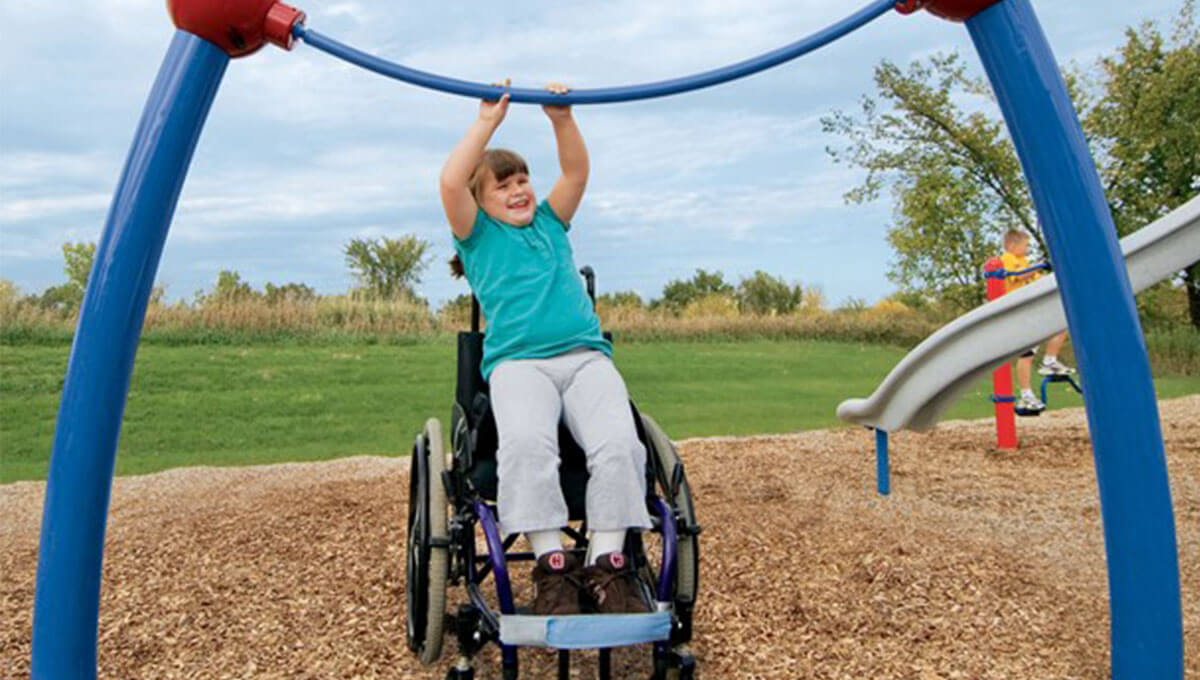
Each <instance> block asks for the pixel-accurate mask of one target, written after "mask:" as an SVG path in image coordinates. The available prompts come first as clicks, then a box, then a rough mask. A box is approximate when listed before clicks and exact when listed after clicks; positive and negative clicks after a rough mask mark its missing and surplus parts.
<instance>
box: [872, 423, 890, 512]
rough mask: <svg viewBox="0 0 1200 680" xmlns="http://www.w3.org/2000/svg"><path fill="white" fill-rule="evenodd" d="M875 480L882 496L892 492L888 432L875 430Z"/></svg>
mask: <svg viewBox="0 0 1200 680" xmlns="http://www.w3.org/2000/svg"><path fill="white" fill-rule="evenodd" d="M875 479H876V488H878V489H879V495H880V496H886V495H888V494H889V493H891V492H892V482H891V472H889V465H888V433H887V430H875Z"/></svg>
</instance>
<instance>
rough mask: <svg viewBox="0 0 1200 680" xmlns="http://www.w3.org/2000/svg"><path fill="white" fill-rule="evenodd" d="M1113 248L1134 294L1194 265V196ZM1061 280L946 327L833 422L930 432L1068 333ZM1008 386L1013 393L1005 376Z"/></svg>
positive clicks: (1199, 205) (1197, 209) (1197, 201)
mask: <svg viewBox="0 0 1200 680" xmlns="http://www.w3.org/2000/svg"><path fill="white" fill-rule="evenodd" d="M1119 245H1120V249H1121V252H1122V254H1123V255H1124V258H1125V260H1124V264H1125V266H1126V267H1127V268H1128V275H1129V281H1130V284H1131V289H1132V291H1133V292H1140V291H1142V290H1145V289H1146V288H1148V287H1150V286H1152V285H1154V284H1155V283H1157V282H1159V281H1161V280H1163V279H1164V278H1166V277H1168V276H1171V275H1172V274H1174V273H1175V272H1178V271H1179V270H1181V269H1183V268H1185V267H1187V266H1188V265H1190V264H1192V263H1193V262H1195V261H1197V260H1200V196H1196V197H1195V198H1192V199H1191V200H1189V201H1188V202H1187V203H1184V204H1183V205H1181V206H1179V207H1178V208H1176V209H1175V210H1173V211H1171V212H1170V213H1168V214H1167V215H1164V216H1163V217H1161V218H1160V219H1158V220H1155V221H1154V222H1153V223H1152V224H1149V225H1146V226H1145V227H1143V228H1142V229H1140V230H1138V231H1136V232H1134V233H1133V234H1130V235H1129V236H1126V237H1125V238H1123V239H1121V241H1120V243H1119ZM1060 276H1061V272H1060V273H1056V274H1051V275H1049V276H1044V277H1042V278H1040V279H1038V280H1037V281H1034V282H1033V283H1031V284H1029V285H1027V286H1023V287H1022V288H1020V289H1018V290H1015V291H1013V292H1011V293H1008V294H1006V295H1004V296H1003V297H1000V298H998V299H995V300H992V301H991V302H988V303H987V304H985V305H983V306H981V307H977V308H976V309H973V310H971V311H970V312H967V313H966V314H964V315H962V316H960V317H959V318H957V319H955V320H954V321H951V322H950V323H948V324H946V325H945V326H944V327H942V328H940V329H939V330H938V331H937V332H936V333H934V334H933V335H930V336H929V337H928V338H926V339H925V340H924V341H922V342H921V344H919V345H917V346H916V347H915V348H913V350H912V351H911V352H909V353H908V355H907V356H905V357H904V358H903V359H902V360H900V362H899V363H897V364H896V366H895V367H894V368H892V371H891V372H890V373H888V375H887V377H886V378H884V379H883V382H881V383H880V384H879V387H877V388H876V389H875V391H874V392H873V393H872V394H871V395H870V396H869V397H866V398H862V399H847V400H846V401H843V402H842V403H841V404H839V405H838V408H837V415H838V417H839V418H841V419H842V420H845V421H847V422H850V423H856V424H859V425H863V426H866V427H869V428H872V429H875V430H877V431H879V432H882V433H884V434H886V433H888V432H898V431H900V430H913V431H915V432H925V431H928V430H929V429H931V428H932V427H933V426H934V425H936V424H937V422H938V420H940V419H941V416H942V414H943V413H945V411H946V409H948V408H949V407H950V405H951V404H953V403H954V402H955V401H956V400H957V399H958V398H959V397H960V396H962V394H963V392H965V391H966V390H967V389H969V388H971V387H972V386H974V385H976V384H977V383H978V382H979V381H980V380H982V379H983V378H984V377H986V376H987V374H988V373H989V372H990V371H992V370H993V369H994V368H995V367H997V366H998V365H1004V364H1007V362H1008V361H1009V360H1010V359H1011V358H1012V357H1014V356H1016V355H1017V354H1019V353H1020V352H1022V351H1023V350H1025V349H1026V348H1028V347H1032V346H1034V345H1036V344H1038V343H1039V342H1041V341H1043V340H1045V339H1046V338H1048V337H1050V336H1052V335H1054V334H1056V333H1058V332H1060V331H1062V330H1064V329H1065V328H1066V327H1067V318H1066V315H1065V314H1064V311H1063V298H1062V296H1061V293H1060V290H1059V278H1060ZM1075 342H1076V347H1077V349H1076V354H1081V353H1082V350H1081V349H1080V348H1079V347H1078V345H1079V342H1078V339H1076V341H1075ZM1079 359H1080V360H1081V362H1082V360H1083V359H1084V357H1083V356H1080V357H1079ZM1106 372H1108V373H1113V372H1119V371H1111V370H1110V371H1106ZM1089 377H1090V376H1089ZM1007 380H1008V382H1007V383H1006V384H1007V385H1008V386H1009V389H1011V385H1012V379H1011V377H1009V378H1007ZM1089 382H1090V381H1089ZM1084 387H1085V388H1086V385H1085V386H1084ZM1082 391H1083V392H1084V393H1085V395H1086V393H1087V390H1086V389H1083V390H1082ZM997 393H998V394H999V393H1000V392H999V389H997Z"/></svg>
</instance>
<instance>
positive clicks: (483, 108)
mask: <svg viewBox="0 0 1200 680" xmlns="http://www.w3.org/2000/svg"><path fill="white" fill-rule="evenodd" d="M492 85H495V86H496V87H504V88H507V87H508V86H509V85H512V78H505V79H504V82H503V83H492ZM508 99H509V96H508V93H507V92H505V93H504V94H503V95H501V96H500V99H499V100H498V101H489V100H487V99H484V100H483V101H481V102H479V119H480V120H484V121H487V122H489V123H491V124H493V125H499V124H500V123H501V122H503V121H504V116H505V114H507V113H508Z"/></svg>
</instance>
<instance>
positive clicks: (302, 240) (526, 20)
mask: <svg viewBox="0 0 1200 680" xmlns="http://www.w3.org/2000/svg"><path fill="white" fill-rule="evenodd" d="M294 4H297V5H298V6H299V7H300V8H301V9H303V10H305V11H306V12H307V13H308V16H309V19H308V25H309V26H310V27H311V28H313V29H315V30H318V31H321V32H322V33H325V34H326V35H330V36H332V37H335V38H338V39H340V40H342V41H343V42H346V43H349V44H351V45H354V46H356V47H358V48H360V49H363V50H366V51H368V52H372V53H375V54H378V55H381V56H383V57H385V58H388V59H391V60H393V61H398V62H400V63H403V64H405V65H408V66H413V67H416V68H421V69H425V70H429V71H433V72H436V73H441V74H445V75H450V76H454V77H459V78H464V79H469V80H476V81H495V80H499V79H502V78H504V77H506V76H507V77H511V78H512V79H513V82H514V85H518V86H524V87H537V86H541V85H543V84H545V83H546V82H550V81H562V82H566V83H570V84H572V85H575V86H577V87H603V86H609V85H621V84H629V83H638V82H645V81H650V80H658V79H662V78H668V77H673V76H678V75H683V74H687V73H693V72H696V71H702V70H707V69H710V68H714V67H717V66H721V65H724V64H726V63H729V62H731V61H737V60H740V59H744V58H747V57H750V56H753V55H756V54H758V53H760V52H763V51H766V50H768V49H772V48H775V47H778V46H780V45H783V44H786V43H789V42H792V41H794V40H796V39H798V38H799V37H802V36H804V35H807V34H808V33H810V32H812V31H813V30H815V29H817V28H820V27H822V26H824V25H826V24H828V23H830V22H832V21H834V20H837V19H839V18H841V17H842V16H844V15H846V14H848V13H849V11H850V9H852V8H857V7H858V6H860V4H865V0H863V2H855V1H848V2H833V1H832V0H820V1H818V0H786V1H785V0H692V1H691V2H686V3H684V2H674V1H659V2H646V1H644V0H612V1H610V2H605V3H597V2H581V1H578V0H567V1H566V2H564V1H562V0H558V1H557V2H551V1H549V0H520V1H517V2H504V3H498V2H481V1H478V0H460V1H456V2H437V3H434V2H428V1H421V0H417V1H414V2H402V3H397V2H388V1H386V0H324V1H323V2H297V3H294ZM1034 4H1035V7H1036V9H1037V11H1038V14H1039V16H1040V18H1041V21H1042V24H1043V27H1044V28H1045V30H1046V33H1047V34H1048V36H1049V38H1050V41H1051V45H1052V46H1053V47H1054V49H1055V52H1056V54H1057V56H1058V58H1059V61H1060V62H1068V61H1075V62H1079V63H1084V64H1087V63H1091V62H1092V61H1094V60H1095V58H1096V57H1097V56H1098V55H1100V54H1103V53H1106V52H1109V51H1111V50H1112V49H1113V48H1114V47H1115V46H1116V45H1117V44H1119V42H1120V41H1121V38H1122V31H1123V29H1124V28H1125V27H1126V26H1129V25H1131V24H1134V23H1137V22H1140V21H1142V20H1146V19H1153V20H1159V21H1163V20H1166V19H1168V18H1169V17H1171V16H1172V15H1173V14H1174V13H1175V11H1176V10H1177V9H1178V6H1179V3H1178V0H1146V1H1145V2H1138V3H1130V2H1118V1H1117V0H1053V1H1051V0H1040V1H1037V2H1035V3H1034ZM0 26H3V29H0V31H2V33H0V277H3V278H6V279H9V280H10V281H13V282H15V283H16V284H17V285H18V286H19V287H20V288H21V289H22V290H23V291H25V292H40V291H41V290H42V289H44V288H46V287H47V286H49V285H53V284H57V283H61V282H62V281H63V280H65V276H64V274H63V273H62V255H61V245H62V243H63V242H65V241H97V240H99V237H100V232H101V229H102V227H103V223H104V218H105V214H106V212H107V209H108V204H109V201H110V200H111V195H112V191H113V189H114V187H115V185H116V182H117V178H118V175H119V173H120V170H121V167H122V165H123V163H124V160H125V154H126V153H127V151H128V148H129V144H130V141H131V139H132V135H133V131H134V128H135V126H136V124H137V121H138V118H139V117H140V115H141V110H142V106H143V104H144V103H145V99H146V95H147V93H148V92H149V88H150V85H151V83H152V82H153V79H154V77H155V74H156V73H157V71H158V68H159V65H160V64H161V61H162V57H163V55H164V53H165V51H166V47H167V45H168V43H169V42H170V40H171V37H172V34H173V32H174V28H173V27H172V26H171V24H170V20H169V18H168V16H167V14H166V11H165V8H164V3H163V0H92V1H91V2H87V3H83V2H67V3H61V4H60V3H47V2H41V1H37V2H35V1H34V0H4V1H3V2H0ZM952 50H960V51H962V52H964V53H965V54H967V55H969V56H970V58H969V59H968V63H969V64H970V65H971V67H972V68H974V69H978V62H977V60H976V58H975V57H974V56H973V50H972V48H971V46H970V42H969V39H968V37H967V33H966V31H965V29H964V28H963V27H961V26H958V25H954V24H950V23H947V22H944V21H941V20H937V19H934V18H933V17H930V16H928V15H917V16H912V17H904V16H901V15H898V14H894V13H891V14H888V15H885V16H884V17H882V18H881V19H879V20H877V21H875V22H874V23H872V24H871V25H869V26H867V27H866V28H864V29H862V30H860V31H858V32H857V33H854V34H852V35H851V36H849V37H848V38H846V39H844V40H842V41H840V42H838V43H835V44H834V45H832V46H830V47H827V48H825V49H823V50H821V51H820V52H817V53H815V54H812V55H809V56H808V57H804V58H802V59H800V60H798V61H795V62H790V63H788V64H785V65H783V66H781V67H777V68H775V69H773V70H770V71H767V72H765V73H762V74H759V75H756V76H753V77H751V78H748V79H743V80H740V81H737V82H734V83H732V84H728V85H725V86H722V87H718V88H715V89H709V90H704V91H701V92H698V93H691V94H685V95H679V96H675V97H671V98H667V99H657V100H650V101H643V102H635V103H630V104H615V105H602V106H587V107H579V108H578V109H577V110H576V119H577V120H578V121H579V124H580V127H581V128H582V130H583V133H584V136H585V138H586V140H587V142H588V146H589V149H590V151H591V157H592V175H591V183H590V185H589V188H588V193H587V195H586V196H585V198H584V202H583V205H582V206H581V208H580V211H579V213H578V215H577V216H576V219H575V225H576V227H577V229H575V230H573V231H572V234H573V240H574V243H575V249H576V258H577V260H578V261H579V263H580V264H581V265H582V264H585V263H590V264H592V265H593V266H594V267H595V268H596V269H597V271H598V277H599V284H600V288H601V290H602V291H612V290H635V291H637V292H639V293H640V294H642V296H643V297H645V298H649V297H655V296H657V295H658V294H659V293H660V291H661V290H662V286H663V284H664V283H666V282H667V281H669V280H671V279H675V278H686V277H688V276H690V275H691V273H692V272H693V271H694V270H695V269H696V268H705V269H709V270H714V269H715V270H721V271H722V272H724V273H725V275H726V278H727V279H729V280H732V281H735V282H736V281H737V280H738V279H739V278H740V277H742V276H746V275H749V274H751V273H752V272H753V271H754V270H756V269H764V270H766V271H768V272H771V273H773V274H776V275H781V276H783V277H785V278H787V279H789V280H791V281H798V282H801V283H803V284H806V285H808V284H817V285H820V286H821V287H822V288H823V290H824V291H825V295H826V297H827V299H829V300H830V301H831V302H833V303H837V302H839V301H841V300H844V299H845V298H847V297H851V296H853V297H860V298H866V299H868V300H876V299H878V298H880V297H883V296H885V295H887V294H888V293H889V292H891V290H892V288H891V286H890V284H889V283H888V282H887V280H886V278H885V276H884V272H885V271H886V268H887V264H888V261H889V259H890V252H889V249H888V247H887V245H886V243H885V241H884V233H885V230H886V228H887V224H888V219H889V215H890V212H891V211H890V207H889V205H888V204H887V203H886V202H880V203H878V204H875V205H870V206H857V205H855V206H847V205H845V204H844V202H843V201H842V198H841V197H842V194H843V193H844V192H845V191H847V190H848V189H850V188H852V187H853V186H855V185H856V183H857V182H858V181H859V179H860V174H859V173H858V172H857V171H855V170H853V169H847V168H845V167H842V166H838V165H835V164H833V163H832V161H831V160H830V159H829V158H828V156H827V155H826V153H825V147H826V146H829V145H835V146H836V145H838V144H839V142H840V140H839V139H837V138H833V137H830V136H827V135H824V134H822V132H821V130H820V118H821V116H823V115H827V114H828V113H829V112H830V111H831V110H833V109H844V110H852V109H854V108H855V106H856V102H857V100H858V98H859V97H860V96H861V95H862V94H864V93H867V92H871V91H872V86H871V72H872V67H873V66H874V65H875V64H876V63H878V62H879V60H880V59H882V58H885V57H886V58H888V59H891V60H893V61H897V62H900V63H907V62H909V61H911V60H914V59H919V58H922V57H923V56H926V55H929V54H931V53H933V52H938V51H943V52H946V51H952ZM476 108H477V107H476V103H475V102H473V101H470V100H467V99H462V98H458V97H452V96H450V95H443V94H440V93H435V92H431V91H427V90H421V89H417V88H414V87H411V86H408V85H404V84H401V83H397V82H394V81H390V80H387V79H384V78H382V77H380V76H377V75H375V74H372V73H368V72H365V71H362V70H359V69H357V68H356V67H352V66H349V65H346V64H343V63H341V62H339V61H337V60H335V59H333V58H331V57H329V56H327V55H325V54H323V53H320V52H317V51H316V50H313V49H311V48H308V47H307V46H305V45H303V44H300V45H298V46H297V47H296V49H294V50H293V51H292V52H284V51H282V50H279V49H277V48H274V47H271V46H268V47H267V48H265V49H263V50H262V51H260V52H258V53H257V54H254V55H251V56H250V57H247V58H244V59H238V60H235V61H233V62H231V63H230V65H229V69H228V71H227V72H226V75H225V78H224V81H223V83H222V86H221V91H220V92H219V94H218V96H217V99H216V103H215V104H214V106H213V109H212V113H211V114H210V116H209V118H208V123H207V125H206V127H205V130H204V133H203V135H202V136H201V138H200V143H199V146H198V148H197V151H196V155H195V158H194V160H193V162H192V166H191V171H190V173H189V176H188V179H187V183H186V184H185V186H184V189H183V194H182V196H181V198H180V204H179V208H178V210H177V212H176V214H175V220H174V224H173V225H172V227H171V231H170V236H169V237H168V239H167V245H166V250H165V253H164V256H163V260H162V264H161V266H160V268H159V272H158V278H159V283H160V284H164V285H165V286H166V287H167V296H168V298H170V299H177V298H185V299H190V298H191V296H192V294H193V293H194V292H195V291H196V290H197V289H200V288H208V287H211V285H212V283H213V282H214V281H215V279H216V276H217V273H218V272H219V271H220V270H222V269H233V270H236V271H238V272H239V273H240V274H241V275H242V277H243V278H244V279H246V280H248V281H250V282H251V283H253V284H254V285H255V286H256V287H261V286H262V285H263V284H264V283H266V282H268V281H269V282H273V283H283V282H288V281H299V282H304V283H307V284H309V285H311V286H313V287H314V288H316V289H317V290H318V291H319V292H322V293H339V292H344V291H345V290H347V289H348V288H349V287H350V286H351V284H352V280H351V276H350V273H349V272H348V270H347V269H346V267H345V264H344V262H343V258H342V254H341V252H342V247H343V245H344V244H345V243H346V242H347V241H348V240H350V239H352V238H355V237H374V236H383V235H386V236H398V235H401V234H406V233H414V234H417V235H418V236H420V237H422V238H425V239H428V240H429V241H431V242H432V243H433V244H434V249H433V250H434V253H435V255H436V259H435V261H434V263H433V265H432V266H431V267H430V268H429V269H428V270H427V272H426V274H425V276H424V281H423V283H422V285H421V287H420V292H421V293H422V294H423V295H425V296H427V297H429V298H430V299H431V300H432V301H433V302H435V303H440V302H441V301H443V300H445V299H447V298H449V297H452V296H454V295H456V294H458V293H462V292H465V291H466V286H465V284H464V283H461V282H456V281H453V280H452V279H450V277H449V275H448V273H447V270H446V268H445V267H444V265H443V264H442V263H443V262H444V260H445V259H446V258H448V257H449V255H450V254H451V251H452V248H451V245H450V240H449V239H450V236H449V231H448V229H447V227H446V226H445V223H444V220H443V218H442V215H441V210H440V206H439V203H438V197H437V190H436V186H437V181H436V180H437V174H438V171H439V169H440V167H441V164H442V161H443V160H444V158H445V155H446V154H447V153H448V152H449V150H450V148H451V147H452V146H453V145H454V143H455V142H456V141H457V139H458V137H459V135H460V134H461V133H462V131H464V130H465V129H466V127H467V126H468V125H469V124H470V122H471V121H472V120H473V118H474V116H475V112H476ZM494 143H495V144H497V145H502V146H506V147H510V148H513V149H516V150H518V151H519V152H521V153H522V154H524V155H525V156H526V158H527V159H528V160H529V161H530V164H531V166H532V173H533V179H534V186H535V188H536V189H537V190H538V192H539V196H540V197H544V195H545V193H546V192H547V191H548V190H549V187H550V186H551V184H552V182H553V180H554V179H555V177H556V172H557V167H556V161H555V155H554V146H553V137H552V136H551V134H550V127H549V124H548V122H547V121H546V119H545V117H544V115H543V114H542V112H541V110H540V109H539V108H537V107H531V106H514V107H513V109H512V110H511V111H510V112H509V116H508V120H507V121H506V122H505V124H504V126H503V127H502V128H501V130H500V131H499V133H498V134H497V137H496V138H495V140H494Z"/></svg>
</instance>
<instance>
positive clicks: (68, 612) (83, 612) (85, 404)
mask: <svg viewBox="0 0 1200 680" xmlns="http://www.w3.org/2000/svg"><path fill="white" fill-rule="evenodd" d="M228 63H229V57H227V56H225V53H224V52H222V51H221V50H220V49H218V48H217V47H216V46H215V45H213V44H212V43H209V42H207V41H204V40H202V39H200V38H197V37H196V36H194V35H192V34H190V33H185V32H183V31H178V32H176V33H175V38H174V40H173V41H172V42H171V46H170V47H169V48H168V50H167V54H166V56H165V57H164V59H163V63H162V67H161V68H160V69H159V72H158V78H157V79H156V80H155V81H154V87H153V88H152V89H151V90H150V96H149V98H148V99H147V101H146V107H145V109H144V110H143V112H142V119H141V122H140V123H138V128H137V132H136V133H135V135H134V140H133V146H132V148H130V150H129V157H128V159H127V160H126V161H125V169H124V171H123V172H122V174H121V179H120V182H119V183H118V184H117V190H116V194H115V195H114V197H113V202H112V207H111V208H110V209H109V212H108V220H107V223H106V224H105V226H104V233H103V235H102V236H101V237H100V245H99V246H98V247H97V248H96V261H95V264H94V265H93V266H92V272H91V275H90V276H89V278H88V285H87V293H86V295H85V296H84V298H83V306H82V307H81V308H80V314H79V325H78V328H77V330H76V332H75V343H74V345H73V346H72V348H71V359H70V362H69V363H68V364H67V376H66V380H65V382H64V384H63V394H62V402H61V404H60V406H59V410H58V424H57V426H56V428H55V432H54V448H53V450H52V452H51V454H50V472H49V477H48V479H47V482H46V501H45V505H44V506H43V509H42V537H41V546H40V549H39V553H38V568H37V585H36V591H35V595H34V606H33V662H32V663H33V668H32V677H33V680H59V678H95V677H96V630H97V623H98V618H99V609H100V567H101V564H102V561H103V554H104V553H103V551H104V530H105V519H106V518H107V517H108V499H109V492H110V490H111V488H112V476H113V462H114V459H115V458H116V454H117V437H118V435H119V434H120V431H121V415H122V413H123V412H124V410H125V396H126V393H127V392H128V389H129V375H130V372H131V371H132V369H133V358H134V355H135V354H136V352H137V346H138V337H139V336H140V334H141V330H142V321H143V320H144V319H145V316H146V303H147V302H148V300H149V298H150V288H151V286H152V285H153V283H154V274H155V272H157V271H158V261H159V257H160V256H161V254H162V249H163V243H164V241H166V238H167V228H168V227H169V226H170V223H171V216H172V215H173V214H174V212H175V203H176V200H177V199H178V198H179V191H180V189H181V188H182V187H183V180H184V177H185V176H186V175H187V169H188V165H189V164H190V162H191V159H192V151H193V150H194V149H195V148H196V140H197V139H198V138H199V137H200V130H201V128H202V127H203V126H204V120H205V118H207V116H208V111H209V108H210V107H211V106H212V102H213V98H214V97H215V96H216V94H217V87H218V86H219V85H220V83H221V78H222V76H223V75H224V74H225V66H226V64H228Z"/></svg>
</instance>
